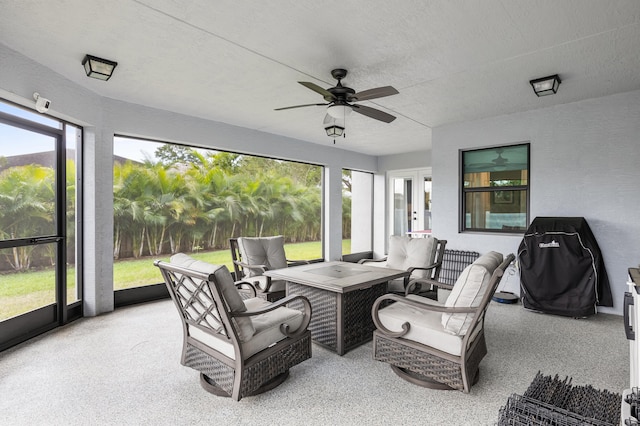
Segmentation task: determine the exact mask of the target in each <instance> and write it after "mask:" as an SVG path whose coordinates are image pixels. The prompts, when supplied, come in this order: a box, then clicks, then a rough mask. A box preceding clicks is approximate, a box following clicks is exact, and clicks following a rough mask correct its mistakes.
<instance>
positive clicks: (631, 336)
mask: <svg viewBox="0 0 640 426" xmlns="http://www.w3.org/2000/svg"><path fill="white" fill-rule="evenodd" d="M631 306H634V303H633V294H631V293H629V292H628V291H627V292H625V293H624V308H623V310H624V334H625V335H626V336H627V340H636V333H635V330H634V329H633V327H632V325H631V324H629V308H630V307H631Z"/></svg>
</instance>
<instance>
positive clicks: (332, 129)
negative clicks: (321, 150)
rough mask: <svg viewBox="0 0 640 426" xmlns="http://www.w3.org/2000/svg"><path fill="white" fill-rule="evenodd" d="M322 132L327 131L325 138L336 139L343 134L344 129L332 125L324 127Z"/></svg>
mask: <svg viewBox="0 0 640 426" xmlns="http://www.w3.org/2000/svg"><path fill="white" fill-rule="evenodd" d="M324 130H326V131H327V136H331V137H332V138H338V137H340V136H342V135H343V134H344V127H341V126H337V125H335V124H334V125H332V126H329V127H325V128H324Z"/></svg>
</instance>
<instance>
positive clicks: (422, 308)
mask: <svg viewBox="0 0 640 426" xmlns="http://www.w3.org/2000/svg"><path fill="white" fill-rule="evenodd" d="M513 259H514V256H513V254H510V255H508V256H507V257H506V258H505V259H504V260H503V257H502V254H500V253H497V252H490V253H487V254H485V255H483V256H481V257H479V258H478V259H477V260H476V261H475V262H473V263H472V264H471V265H469V266H467V267H466V268H465V270H464V271H463V272H462V274H461V275H460V277H459V278H458V280H457V281H456V283H455V284H454V285H453V286H451V285H448V284H443V283H439V282H435V281H432V280H421V281H423V282H422V284H423V285H433V286H436V287H443V288H449V289H451V294H450V295H449V297H448V298H447V300H446V302H445V303H440V302H438V301H436V300H432V299H429V298H425V297H421V296H417V295H411V294H409V295H407V296H406V297H405V296H399V295H394V294H389V295H384V296H381V297H379V298H378V299H377V300H376V301H375V303H374V304H373V308H372V316H373V321H374V323H375V325H376V327H377V329H376V330H375V331H374V333H373V352H374V354H373V357H374V359H376V360H378V361H382V362H386V363H388V364H390V365H391V367H392V368H393V370H394V372H395V373H396V374H398V375H399V376H400V377H402V378H403V379H405V380H408V381H410V382H412V383H414V384H418V385H421V386H425V387H430V388H435V389H458V390H462V391H464V392H469V390H470V389H471V385H472V384H473V383H475V382H476V381H477V380H478V372H479V369H478V367H479V364H480V361H481V360H482V358H484V356H485V355H486V354H487V346H486V342H485V335H484V316H485V313H486V310H487V307H488V305H489V302H490V301H491V297H492V296H493V293H494V292H495V290H496V287H497V286H498V283H499V282H500V279H501V277H502V275H503V273H504V270H505V268H507V266H508V265H509V264H510V263H511V262H512V261H513ZM391 302H394V303H391Z"/></svg>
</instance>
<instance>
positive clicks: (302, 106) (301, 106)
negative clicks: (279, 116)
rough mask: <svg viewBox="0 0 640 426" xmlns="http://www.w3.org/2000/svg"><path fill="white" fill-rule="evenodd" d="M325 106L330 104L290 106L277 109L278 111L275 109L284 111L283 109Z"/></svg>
mask: <svg viewBox="0 0 640 426" xmlns="http://www.w3.org/2000/svg"><path fill="white" fill-rule="evenodd" d="M325 105H329V104H305V105H294V106H288V107H282V108H276V109H274V111H282V110H283V109H293V108H304V107H309V106H325Z"/></svg>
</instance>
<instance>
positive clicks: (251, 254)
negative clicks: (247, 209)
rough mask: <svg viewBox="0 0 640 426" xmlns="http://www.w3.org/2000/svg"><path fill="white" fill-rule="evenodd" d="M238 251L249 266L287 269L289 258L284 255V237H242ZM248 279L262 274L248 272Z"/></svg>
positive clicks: (239, 239) (239, 240)
mask: <svg viewBox="0 0 640 426" xmlns="http://www.w3.org/2000/svg"><path fill="white" fill-rule="evenodd" d="M238 249H239V250H240V256H242V262H243V263H246V264H249V265H266V266H267V268H268V269H280V268H286V267H287V257H286V255H285V253H284V237H282V236H281V235H278V236H276V237H259V238H254V237H240V238H238ZM245 273H246V275H247V277H253V276H256V275H260V273H258V272H255V271H252V270H248V271H245Z"/></svg>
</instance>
